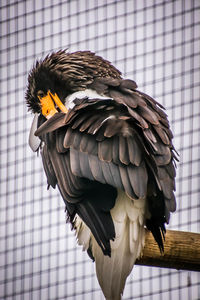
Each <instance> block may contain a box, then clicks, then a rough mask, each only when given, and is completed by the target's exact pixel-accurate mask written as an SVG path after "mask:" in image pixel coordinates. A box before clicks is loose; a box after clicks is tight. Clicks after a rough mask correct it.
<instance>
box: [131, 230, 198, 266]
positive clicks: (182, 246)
mask: <svg viewBox="0 0 200 300" xmlns="http://www.w3.org/2000/svg"><path fill="white" fill-rule="evenodd" d="M164 248H165V251H164V254H161V253H160V250H159V248H158V246H157V244H156V242H155V241H154V239H153V236H152V234H151V233H150V232H149V231H147V232H146V238H145V247H144V251H143V256H142V257H141V259H138V260H137V261H136V264H138V265H145V266H152V267H162V268H163V267H164V268H172V269H178V270H190V271H200V234H198V233H192V232H184V231H174V230H167V233H166V236H165V243H164Z"/></svg>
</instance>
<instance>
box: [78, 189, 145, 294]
mask: <svg viewBox="0 0 200 300" xmlns="http://www.w3.org/2000/svg"><path fill="white" fill-rule="evenodd" d="M111 215H112V219H113V222H114V226H115V233H116V238H115V240H114V241H111V257H109V256H105V255H104V254H103V252H102V250H101V248H100V247H99V245H98V244H97V242H96V240H95V239H94V237H93V235H92V234H91V232H90V230H89V228H88V227H87V226H86V225H85V224H84V225H83V224H82V222H80V219H77V222H76V224H77V225H78V226H76V232H77V238H78V242H79V244H82V245H83V246H84V249H87V248H88V247H90V249H91V251H92V255H93V257H94V259H95V263H96V273H97V277H98V281H99V284H100V286H101V289H102V291H103V293H104V296H105V298H106V299H107V300H120V299H121V295H122V293H123V290H124V286H125V282H126V278H127V276H128V275H129V274H130V272H131V270H132V268H133V265H134V263H135V261H136V259H137V258H138V257H140V256H141V254H142V249H143V247H144V241H145V230H144V216H145V199H138V200H132V199H130V198H129V197H128V196H127V195H126V194H125V193H124V192H122V191H118V196H117V199H116V204H115V206H114V208H113V209H112V210H111Z"/></svg>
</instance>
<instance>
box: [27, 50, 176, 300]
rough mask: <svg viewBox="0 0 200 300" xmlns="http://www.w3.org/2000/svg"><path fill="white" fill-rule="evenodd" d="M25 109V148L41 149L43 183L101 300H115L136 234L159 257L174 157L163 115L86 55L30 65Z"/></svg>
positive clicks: (56, 56)
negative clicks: (61, 206) (88, 261)
mask: <svg viewBox="0 0 200 300" xmlns="http://www.w3.org/2000/svg"><path fill="white" fill-rule="evenodd" d="M26 102H27V105H28V107H29V109H30V110H31V111H32V112H33V113H34V114H35V117H34V121H33V124H32V128H31V131H30V137H29V144H30V146H31V148H32V150H33V151H37V150H38V149H40V151H41V155H42V161H43V166H44V170H45V173H46V176H47V183H48V186H52V187H53V188H55V187H56V186H58V189H59V191H60V193H61V195H62V198H63V200H64V202H65V205H66V211H67V216H68V220H69V222H70V223H71V225H72V228H73V229H74V230H75V232H76V236H77V240H78V244H80V245H82V246H83V249H84V250H87V252H88V254H89V256H90V257H91V258H92V259H93V260H94V261H95V263H96V272H97V277H98V280H99V283H100V286H101V288H102V291H103V293H104V295H105V298H106V299H109V300H118V299H121V295H122V293H123V289H124V286H125V282H126V278H127V276H128V275H129V273H130V272H131V270H132V268H133V265H134V263H135V261H136V259H137V258H139V257H140V256H141V255H142V251H143V247H144V243H145V227H147V229H149V230H150V231H151V232H152V234H153V236H154V238H155V240H156V242H157V243H158V246H159V248H160V250H161V252H162V251H163V250H164V246H163V241H164V236H165V223H168V222H169V217H170V212H173V211H175V209H176V201H175V196H174V190H175V182H174V178H175V160H176V159H177V157H176V154H175V149H174V146H173V144H172V138H173V135H172V132H171V130H170V128H169V122H168V119H167V115H166V113H165V112H164V108H163V106H162V105H160V104H159V103H158V102H156V101H155V100H154V99H152V98H151V97H150V96H148V95H146V94H144V93H142V92H140V91H138V90H137V85H136V83H135V82H134V81H132V80H129V79H123V78H122V77H121V72H120V71H118V70H117V69H116V68H115V67H114V66H112V65H111V63H109V62H108V61H106V60H104V59H103V58H101V57H99V56H97V55H95V54H94V53H92V52H89V51H80V52H74V53H67V52H66V51H58V52H55V53H52V54H50V55H48V56H47V57H46V58H45V59H44V60H41V61H37V62H36V64H35V65H34V67H33V68H32V70H31V71H30V73H29V77H28V86H27V91H26Z"/></svg>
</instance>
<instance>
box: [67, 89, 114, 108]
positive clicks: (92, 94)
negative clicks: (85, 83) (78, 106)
mask: <svg viewBox="0 0 200 300" xmlns="http://www.w3.org/2000/svg"><path fill="white" fill-rule="evenodd" d="M86 97H87V98H89V99H105V100H108V99H109V100H112V98H109V97H106V96H104V95H100V94H98V93H97V92H96V91H95V90H92V89H86V90H84V91H79V92H75V93H73V94H71V95H69V96H67V97H66V99H65V101H66V102H65V106H66V107H67V108H68V109H69V108H73V107H74V105H75V104H74V100H75V99H77V98H78V99H83V98H86Z"/></svg>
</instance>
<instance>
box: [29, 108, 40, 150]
mask: <svg viewBox="0 0 200 300" xmlns="http://www.w3.org/2000/svg"><path fill="white" fill-rule="evenodd" d="M38 116H39V114H37V113H35V115H34V118H33V121H32V125H31V130H30V133H29V139H28V143H29V146H30V147H31V149H32V150H33V152H36V151H37V150H38V148H39V147H40V143H41V140H40V139H39V137H38V136H35V131H36V130H37V123H38Z"/></svg>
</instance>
